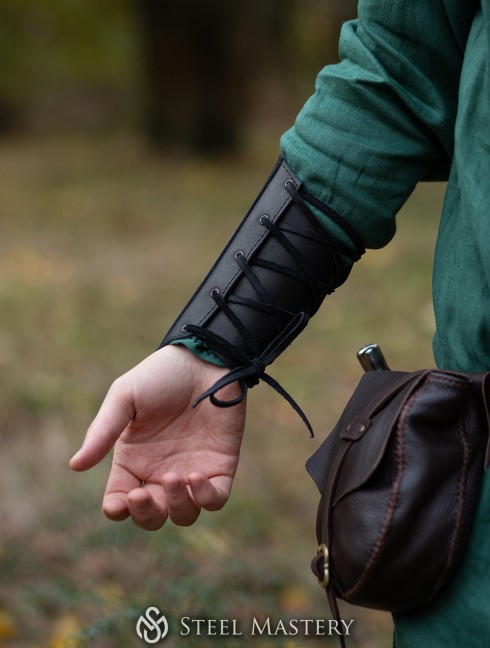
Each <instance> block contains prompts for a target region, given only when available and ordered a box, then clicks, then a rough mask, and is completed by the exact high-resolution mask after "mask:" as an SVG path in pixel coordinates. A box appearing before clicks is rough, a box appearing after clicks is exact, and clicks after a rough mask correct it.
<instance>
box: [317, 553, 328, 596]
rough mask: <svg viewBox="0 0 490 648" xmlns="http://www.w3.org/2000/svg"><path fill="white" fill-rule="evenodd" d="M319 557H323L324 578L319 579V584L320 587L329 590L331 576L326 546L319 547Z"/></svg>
mask: <svg viewBox="0 0 490 648" xmlns="http://www.w3.org/2000/svg"><path fill="white" fill-rule="evenodd" d="M316 553H317V556H320V555H321V556H323V578H320V577H318V582H319V583H320V587H323V589H327V587H328V584H329V583H330V574H329V572H328V547H327V545H326V544H323V543H322V544H321V545H320V546H319V547H318V551H317V552H316Z"/></svg>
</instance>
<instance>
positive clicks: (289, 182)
mask: <svg viewBox="0 0 490 648" xmlns="http://www.w3.org/2000/svg"><path fill="white" fill-rule="evenodd" d="M288 185H293V187H294V188H295V189H296V183H294V182H293V181H292V180H286V182H285V183H284V186H285V187H287V186H288Z"/></svg>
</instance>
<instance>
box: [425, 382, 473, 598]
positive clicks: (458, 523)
mask: <svg viewBox="0 0 490 648" xmlns="http://www.w3.org/2000/svg"><path fill="white" fill-rule="evenodd" d="M438 379H439V377H438ZM440 380H441V381H443V380H445V382H451V384H452V385H454V386H456V387H459V388H461V387H462V386H461V385H460V384H458V383H455V382H454V381H450V380H447V379H444V378H441V379H440ZM466 409H467V408H465V410H463V412H462V413H461V416H460V417H459V420H458V432H459V434H458V436H459V438H460V440H461V445H462V446H463V465H462V467H461V474H460V478H459V488H458V504H457V508H456V519H455V524H454V530H453V536H452V538H451V542H450V544H449V552H448V558H447V562H446V566H445V568H444V570H443V571H442V572H441V574H440V575H439V578H438V579H437V581H436V583H435V585H434V589H433V590H432V592H431V593H430V595H429V597H428V598H427V603H429V602H430V601H432V599H433V598H434V597H435V595H436V594H437V593H438V591H439V590H440V589H441V587H442V585H443V583H444V580H445V578H446V574H447V572H448V571H449V569H451V567H452V566H453V564H454V561H455V558H456V552H457V549H458V545H459V542H460V539H461V532H462V530H463V520H464V506H465V502H466V481H467V478H468V468H469V456H470V449H469V443H468V439H467V436H466V434H465V415H466Z"/></svg>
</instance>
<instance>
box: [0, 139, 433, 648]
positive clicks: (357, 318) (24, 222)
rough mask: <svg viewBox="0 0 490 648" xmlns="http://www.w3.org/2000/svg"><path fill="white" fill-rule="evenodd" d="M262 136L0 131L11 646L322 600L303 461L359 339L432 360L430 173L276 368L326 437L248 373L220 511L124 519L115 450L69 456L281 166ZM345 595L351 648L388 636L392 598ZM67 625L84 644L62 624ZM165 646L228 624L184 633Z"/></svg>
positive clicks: (346, 377)
mask: <svg viewBox="0 0 490 648" xmlns="http://www.w3.org/2000/svg"><path fill="white" fill-rule="evenodd" d="M251 142H252V144H251V146H250V148H249V150H247V151H246V152H245V153H244V154H243V155H242V156H241V157H240V158H236V159H222V160H216V161H213V162H203V161H200V160H196V159H190V158H185V157H182V158H179V157H175V156H170V155H169V156H168V157H164V158H156V157H154V156H153V155H152V154H150V153H149V152H148V151H147V150H146V149H145V148H144V147H143V146H142V145H141V143H140V142H139V141H137V140H135V139H132V138H131V137H129V136H128V137H118V138H115V139H107V140H100V139H99V140H95V139H88V138H85V139H82V138H76V137H71V138H65V139H60V140H50V141H47V140H42V139H39V140H36V141H31V140H21V141H11V142H8V143H4V144H3V147H2V150H1V151H0V203H1V205H2V214H3V215H2V235H1V237H0V312H1V321H2V325H1V327H0V381H1V383H0V439H1V443H2V453H1V456H0V488H1V493H2V497H1V504H0V506H1V509H0V648H3V647H9V648H10V647H11V648H34V647H36V648H39V647H40V646H41V647H46V648H48V647H51V648H61V647H62V646H66V647H67V648H68V646H70V645H77V646H91V647H92V646H94V647H96V648H98V647H99V646H100V647H101V648H112V647H114V648H115V647H118V648H119V647H122V648H125V647H126V646H128V647H130V646H139V645H143V644H141V642H140V641H139V640H138V638H137V637H136V634H135V630H134V628H135V623H136V620H137V618H138V616H139V615H140V614H141V613H142V612H143V611H144V610H145V609H146V607H148V605H156V606H158V607H159V608H160V609H161V610H162V611H164V612H165V613H166V614H167V616H168V618H169V620H170V623H171V626H172V624H173V625H174V626H175V624H177V623H178V619H180V617H181V616H183V615H188V616H196V617H197V616H200V617H202V618H220V617H225V618H239V619H242V620H244V621H245V622H247V620H249V619H250V618H251V617H252V616H253V615H256V616H261V617H266V616H270V617H274V618H279V617H280V618H288V617H291V618H305V617H307V618H311V617H316V618H321V617H328V616H329V612H328V608H327V604H326V600H325V597H324V595H323V593H322V591H321V590H320V588H319V587H318V586H317V584H316V582H315V580H314V578H313V577H312V576H311V574H310V571H309V561H310V558H311V557H312V555H313V553H314V552H315V550H316V541H315V537H314V519H315V509H316V492H315V488H314V486H313V484H312V483H311V481H310V478H309V477H308V476H307V475H306V472H305V471H304V467H303V466H304V461H305V460H306V458H307V457H308V456H309V455H310V454H311V453H312V452H313V451H314V449H315V448H316V447H317V446H318V444H319V443H320V442H321V440H322V438H323V437H324V435H325V434H326V432H327V431H328V430H329V429H330V428H331V427H332V425H333V423H334V422H335V420H336V417H338V415H339V414H340V411H341V409H342V405H343V403H345V401H346V399H347V398H348V396H349V394H350V392H351V391H352V389H353V387H354V386H355V384H356V382H357V380H358V379H359V376H360V369H359V368H358V366H357V363H356V360H355V351H356V350H357V348H358V347H360V346H361V345H362V344H365V343H367V342H371V341H378V342H379V343H380V344H382V346H383V349H384V351H385V355H386V356H387V358H388V361H389V362H390V364H391V365H392V367H393V368H400V369H402V368H404V369H411V368H413V369H415V368H418V367H419V366H422V365H428V364H431V362H432V360H431V349H430V344H431V336H432V332H433V322H432V314H431V306H430V302H431V295H430V275H431V259H432V251H433V246H434V239H435V232H436V226H437V220H438V211H439V209H440V202H441V196H442V187H441V186H439V185H432V186H429V185H427V186H423V187H421V188H420V189H419V190H418V191H417V192H416V194H415V195H414V196H413V197H412V199H411V200H410V201H409V203H408V204H407V206H406V207H405V208H404V210H403V212H402V213H401V214H400V216H399V219H398V220H399V229H400V232H399V235H398V236H397V237H396V238H395V240H394V241H393V242H392V244H391V245H390V246H389V247H388V248H386V249H385V250H381V251H378V252H369V253H368V254H367V256H366V258H365V260H364V261H363V262H362V265H359V267H358V268H356V269H355V270H354V272H353V273H352V277H351V279H350V281H349V282H348V284H346V285H345V286H344V287H342V288H341V289H340V290H339V291H338V292H337V293H336V294H335V296H333V297H331V298H329V299H328V300H327V302H326V303H325V305H324V308H323V309H322V311H321V313H319V314H318V315H317V316H316V317H315V318H314V319H313V321H312V323H311V325H310V326H309V328H308V330H307V331H306V332H305V333H304V334H303V336H302V338H301V339H300V340H297V341H296V342H295V344H294V345H293V346H292V347H291V348H290V349H288V351H287V352H286V354H285V355H284V357H282V358H280V359H279V360H278V361H277V363H276V365H275V366H274V367H273V368H272V370H271V371H272V373H273V375H274V376H275V377H276V378H277V379H278V380H279V381H280V382H281V383H282V384H283V385H284V386H285V387H286V389H288V390H289V391H290V392H291V394H292V395H293V396H294V397H295V398H296V399H297V400H298V402H299V403H300V404H301V406H302V407H303V408H304V410H305V412H306V413H307V414H308V416H309V418H310V419H311V421H312V423H313V426H314V428H315V430H316V433H317V436H316V438H315V439H314V440H313V441H312V440H310V439H309V438H308V435H307V432H306V430H305V429H304V428H303V426H302V424H301V422H300V420H299V418H297V417H296V416H295V415H294V414H293V413H292V412H291V410H290V408H289V406H288V405H287V403H285V402H284V401H283V400H282V399H281V398H280V397H279V396H278V395H277V394H275V393H274V392H272V391H271V390H270V389H268V388H267V387H266V386H261V387H259V388H256V389H254V390H253V393H252V394H251V397H250V399H249V400H250V408H249V409H250V413H249V419H248V420H249V423H248V428H247V433H246V438H245V442H244V447H243V451H242V459H241V463H240V466H239V470H238V474H237V478H236V483H235V487H234V491H233V494H232V498H231V501H230V502H229V504H228V506H227V507H226V508H225V509H224V510H223V511H221V512H219V513H216V514H203V515H202V516H201V519H200V520H199V521H198V523H197V524H196V525H195V526H194V527H191V528H185V529H181V528H177V527H174V526H172V525H168V526H166V527H165V528H164V529H163V530H161V531H159V532H157V533H147V532H144V531H141V530H140V529H137V528H135V527H133V526H132V525H131V524H130V523H128V522H124V523H121V524H114V523H109V522H108V521H107V520H105V519H104V518H103V517H102V515H101V514H100V512H99V507H100V500H101V496H102V492H103V486H104V482H105V478H106V475H107V472H108V462H107V461H105V462H104V463H103V464H102V465H101V466H100V467H98V468H96V469H95V470H93V471H91V473H88V474H82V475H77V474H73V473H71V472H70V471H69V470H68V468H67V460H68V458H69V456H70V455H71V453H72V452H73V451H74V450H75V449H76V448H77V447H78V444H79V443H80V442H81V440H82V437H83V434H84V431H85V429H86V427H87V425H88V424H89V422H90V420H91V417H92V416H93V415H94V413H95V411H96V409H97V407H98V405H99V403H100V401H101V399H102V397H103V395H104V394H105V391H106V389H107V387H108V385H109V384H110V383H111V382H112V380H113V379H114V378H115V377H116V376H117V375H119V374H120V373H122V372H124V371H125V370H127V369H128V368H129V367H131V366H132V365H133V364H135V363H136V362H138V361H139V360H140V359H141V358H142V357H144V356H145V355H147V354H148V353H150V352H151V351H152V350H153V349H154V348H155V346H156V345H157V344H158V342H159V340H160V339H161V337H162V335H163V333H164V332H165V330H166V328H167V327H168V326H169V325H170V324H171V322H172V321H173V318H174V316H175V315H176V314H177V312H178V310H179V309H180V307H181V306H182V305H183V303H184V301H185V299H186V298H187V296H188V295H189V294H190V292H191V291H192V290H193V288H194V287H195V285H196V283H197V282H198V281H199V280H200V279H201V278H202V276H203V274H204V273H205V272H206V271H207V269H208V268H209V266H210V263H211V262H212V261H214V258H215V256H216V254H217V253H218V252H219V251H220V250H221V247H222V245H223V244H224V243H225V242H226V240H227V239H228V237H229V235H230V234H231V233H232V231H233V229H234V226H235V224H236V223H237V221H238V219H240V218H241V216H242V214H243V211H244V210H245V209H246V208H247V206H248V204H249V203H250V201H251V200H252V199H253V198H254V197H255V195H256V193H257V191H258V189H259V187H260V186H261V184H262V182H263V180H264V178H265V177H266V175H267V174H268V172H269V169H270V167H271V166H272V164H273V162H274V160H275V157H276V154H277V150H276V146H275V138H274V139H272V138H271V137H270V136H266V137H265V138H264V136H263V134H260V137H257V138H255V139H252V140H251ZM342 609H343V614H344V617H345V618H354V619H356V623H355V626H356V634H355V638H354V640H353V642H352V644H351V645H352V646H355V647H357V648H384V647H385V646H386V647H388V646H391V620H390V618H389V616H388V615H385V614H382V613H375V612H369V611H366V610H358V609H354V608H349V607H343V608H342ZM70 632H75V633H77V636H78V643H76V644H70V643H69V642H67V641H64V639H63V637H66V636H68V635H69V634H70ZM193 641H194V643H192V642H193ZM219 643H220V645H223V646H227V647H229V648H233V646H235V645H237V646H242V645H247V644H248V643H250V645H252V644H253V645H254V646H257V648H261V647H264V648H265V647H266V646H274V647H275V648H279V647H280V646H285V647H286V648H293V647H295V646H300V645H303V644H302V643H301V642H299V641H298V640H295V639H294V637H292V638H290V639H284V638H281V637H277V638H276V639H273V638H271V639H268V640H266V639H264V638H255V639H250V640H249V639H247V638H246V637H245V638H244V639H243V640H240V639H233V638H223V639H222V640H221V641H220V642H219ZM163 645H166V646H179V647H182V648H187V646H193V645H196V646H201V647H207V646H208V645H209V646H212V645H215V642H214V641H213V640H212V639H209V640H206V639H204V638H201V639H199V638H198V639H195V640H192V639H189V638H185V639H184V638H182V637H179V636H178V635H176V634H175V633H174V634H172V635H171V636H170V637H169V638H168V639H167V640H166V641H165V643H164V644H163ZM305 645H307V646H311V647H312V648H313V646H316V645H318V646H320V645H332V646H333V645H337V644H336V643H335V642H332V643H331V644H330V643H328V642H327V643H325V641H324V640H320V641H316V642H315V641H314V640H311V641H307V642H305Z"/></svg>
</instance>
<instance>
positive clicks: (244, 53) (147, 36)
mask: <svg viewBox="0 0 490 648" xmlns="http://www.w3.org/2000/svg"><path fill="white" fill-rule="evenodd" d="M290 1H291V0H282V2H279V1H278V0H268V1H267V2H263V1H261V0H248V2H247V3H236V2H231V1H230V0H207V1H206V2H203V1H202V0H178V2H165V1H163V0H136V2H137V5H136V6H137V8H138V12H139V14H140V17H141V24H142V36H143V43H142V47H143V50H144V52H143V53H144V60H145V65H146V77H147V92H148V96H147V117H146V129H147V131H148V134H149V136H150V138H151V140H152V141H153V142H154V143H155V144H157V145H160V146H165V145H168V144H169V143H172V142H173V143H176V144H179V145H184V146H185V145H187V146H188V147H190V148H191V149H192V150H194V151H197V152H200V153H211V152H216V151H229V150H232V149H233V148H235V146H236V145H237V142H238V139H239V134H240V127H241V125H242V122H243V119H244V117H245V116H246V115H247V113H248V109H249V105H250V104H249V102H250V94H251V90H252V89H253V87H254V78H255V77H256V75H257V69H258V66H260V68H259V69H260V70H261V71H262V68H263V66H264V65H265V66H267V58H269V59H270V57H268V56H267V51H268V50H269V51H273V50H274V48H276V47H277V48H281V46H282V45H281V42H282V40H283V32H284V25H285V16H287V13H288V10H287V6H288V3H289V2H290Z"/></svg>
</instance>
